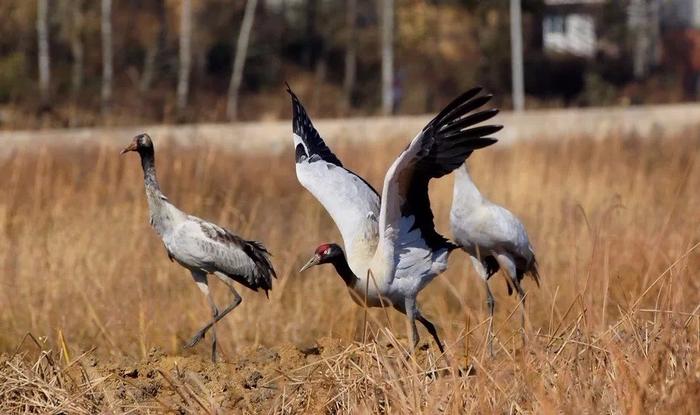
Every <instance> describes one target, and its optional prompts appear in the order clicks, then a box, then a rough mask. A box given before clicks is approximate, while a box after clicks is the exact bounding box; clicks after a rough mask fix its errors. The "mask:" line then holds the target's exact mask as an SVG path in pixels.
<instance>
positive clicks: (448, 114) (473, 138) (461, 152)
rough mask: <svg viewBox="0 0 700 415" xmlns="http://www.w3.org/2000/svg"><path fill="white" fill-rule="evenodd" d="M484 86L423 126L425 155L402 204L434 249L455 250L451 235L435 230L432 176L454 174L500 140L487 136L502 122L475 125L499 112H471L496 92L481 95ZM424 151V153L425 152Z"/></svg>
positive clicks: (471, 91)
mask: <svg viewBox="0 0 700 415" xmlns="http://www.w3.org/2000/svg"><path fill="white" fill-rule="evenodd" d="M481 90H482V89H481V88H473V89H470V90H469V91H467V92H465V93H463V94H462V95H460V96H459V97H457V98H456V99H455V100H453V101H452V102H450V103H449V104H448V105H447V106H446V107H445V108H444V109H443V110H442V111H440V113H438V115H437V116H436V117H435V118H433V119H432V120H431V121H430V122H429V123H428V125H426V127H425V128H424V129H423V134H422V136H421V141H422V142H421V152H422V157H421V158H420V160H418V161H417V162H416V164H415V168H414V172H413V175H412V177H411V181H410V184H409V188H408V191H407V196H406V203H404V204H403V206H401V214H402V215H403V216H411V215H413V216H414V217H415V218H416V221H415V224H414V225H413V228H414V229H415V228H419V229H420V231H421V234H422V235H423V238H425V240H426V242H427V244H428V246H429V247H431V249H433V250H437V249H441V248H447V249H454V248H455V245H454V244H452V243H451V242H450V241H449V240H448V239H447V238H445V237H444V236H442V235H440V234H439V233H438V232H437V231H436V230H435V223H434V217H433V212H432V210H431V209H430V199H429V197H428V183H429V182H430V180H431V179H435V178H439V177H442V176H444V175H446V174H449V173H451V172H452V171H453V170H455V169H456V168H457V167H459V166H461V165H462V163H464V161H465V160H466V159H467V157H469V155H470V154H471V153H472V152H473V151H474V150H476V149H479V148H483V147H487V146H489V145H491V144H493V143H495V142H496V141H497V140H496V139H494V138H491V137H487V136H488V135H490V134H493V133H495V132H497V131H499V130H500V129H501V128H502V127H501V126H499V125H487V126H481V127H474V128H467V127H472V126H474V125H475V124H478V123H480V122H483V121H486V120H488V119H490V118H492V117H493V116H495V115H496V114H497V113H498V111H497V110H494V109H488V110H483V111H479V112H477V113H474V114H470V112H471V111H474V110H475V109H477V108H479V107H481V106H483V105H484V104H486V103H487V102H488V101H489V100H490V99H491V97H492V95H482V96H477V95H478V94H479V93H480V92H481ZM423 152H424V153H423Z"/></svg>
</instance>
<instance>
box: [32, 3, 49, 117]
mask: <svg viewBox="0 0 700 415" xmlns="http://www.w3.org/2000/svg"><path fill="white" fill-rule="evenodd" d="M48 7H49V5H48V1H47V0H37V11H36V32H37V40H38V43H39V44H38V49H39V56H38V60H39V94H40V99H41V109H42V110H45V109H48V108H49V106H50V97H49V93H50V91H49V88H50V87H51V60H50V58H49V24H48V14H49V13H48Z"/></svg>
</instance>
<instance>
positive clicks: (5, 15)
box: [0, 0, 672, 128]
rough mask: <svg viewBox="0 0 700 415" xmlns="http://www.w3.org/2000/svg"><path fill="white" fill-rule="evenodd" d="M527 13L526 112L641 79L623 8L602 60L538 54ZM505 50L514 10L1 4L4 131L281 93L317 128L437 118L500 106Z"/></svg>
mask: <svg viewBox="0 0 700 415" xmlns="http://www.w3.org/2000/svg"><path fill="white" fill-rule="evenodd" d="M522 3H523V32H524V40H525V41H524V45H523V47H524V50H525V85H526V92H527V95H528V106H529V107H536V106H540V105H588V104H601V103H603V104H606V103H615V102H617V101H618V100H619V98H620V96H621V95H622V94H624V91H625V90H626V88H627V89H629V88H630V87H629V85H630V84H631V83H634V82H635V78H634V75H635V71H637V69H635V68H633V66H632V62H633V61H634V59H632V57H631V56H630V55H629V54H626V52H625V51H626V50H627V49H625V48H626V45H632V46H630V50H634V45H635V43H634V42H633V41H630V40H629V39H628V37H629V33H627V30H626V29H625V27H626V26H625V22H626V16H625V9H624V7H622V6H620V4H622V3H624V2H611V3H610V5H609V6H606V7H608V9H609V10H606V13H608V15H607V17H605V19H607V20H606V26H603V27H602V28H601V29H600V36H601V39H602V40H603V41H604V42H606V41H608V42H612V43H614V44H616V45H621V48H622V49H621V50H622V52H619V53H617V55H614V56H613V57H612V58H610V59H606V60H604V61H602V62H601V61H600V60H595V61H593V62H586V61H583V60H581V59H578V58H574V57H557V58H552V57H550V56H547V55H545V54H544V53H543V52H542V39H541V38H542V26H541V20H542V14H543V13H544V8H545V4H544V2H543V1H542V0H532V1H527V0H526V1H523V2H522ZM509 42H510V38H509V9H508V1H507V0H495V1H488V2H484V1H476V0H471V1H469V0H432V1H425V0H260V1H258V0H143V1H139V0H99V1H97V0H92V1H91V0H2V2H0V127H2V128H18V127H33V126H42V125H43V126H81V125H94V124H104V123H107V124H125V123H144V122H198V121H201V122H212V121H227V120H240V119H242V120H256V119H267V118H279V117H283V116H285V115H287V112H288V111H289V109H288V102H287V101H286V99H285V98H284V95H283V94H282V91H283V85H284V82H285V81H287V82H289V83H290V84H291V85H292V86H293V87H294V88H295V89H297V90H299V92H300V93H302V94H303V95H304V97H305V100H306V101H307V102H308V105H310V106H311V109H312V110H313V111H314V113H316V114H318V115H320V116H345V115H368V114H379V113H384V114H391V113H395V112H401V113H425V112H431V111H434V110H435V109H436V108H437V107H439V106H440V105H442V104H444V102H445V101H446V100H448V99H450V98H451V97H453V96H454V95H455V94H457V93H458V92H460V91H461V90H463V89H465V88H468V87H470V86H472V85H475V84H479V85H483V86H485V87H486V88H488V89H489V90H490V91H491V92H494V93H495V94H496V97H497V102H498V103H499V104H500V105H503V106H506V107H507V106H509V105H510V82H511V81H510V43H509ZM637 44H639V42H637ZM611 56H612V55H611ZM637 66H638V65H637ZM637 72H638V71H637ZM667 98H668V97H667ZM668 99H672V98H668Z"/></svg>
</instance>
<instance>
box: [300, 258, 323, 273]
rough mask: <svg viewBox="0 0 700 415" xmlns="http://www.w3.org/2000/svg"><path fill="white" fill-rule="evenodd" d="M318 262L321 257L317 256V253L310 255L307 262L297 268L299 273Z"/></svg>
mask: <svg viewBox="0 0 700 415" xmlns="http://www.w3.org/2000/svg"><path fill="white" fill-rule="evenodd" d="M319 262H321V258H319V256H318V255H314V256H312V257H311V259H310V260H309V262H307V263H306V265H304V266H303V267H301V269H300V270H299V273H302V272H304V271H306V270H307V269H309V268H311V267H313V266H314V265H318V263H319Z"/></svg>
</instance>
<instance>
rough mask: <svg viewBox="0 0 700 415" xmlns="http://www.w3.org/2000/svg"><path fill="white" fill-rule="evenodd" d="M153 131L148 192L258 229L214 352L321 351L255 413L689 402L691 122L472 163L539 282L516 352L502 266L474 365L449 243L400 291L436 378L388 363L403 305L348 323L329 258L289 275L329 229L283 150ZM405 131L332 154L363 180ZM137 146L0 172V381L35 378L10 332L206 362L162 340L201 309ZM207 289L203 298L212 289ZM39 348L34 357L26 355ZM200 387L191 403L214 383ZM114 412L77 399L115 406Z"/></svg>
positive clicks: (6, 166) (25, 155) (352, 314)
mask: <svg viewBox="0 0 700 415" xmlns="http://www.w3.org/2000/svg"><path fill="white" fill-rule="evenodd" d="M154 139H155V144H156V163H157V168H158V174H159V178H160V181H161V187H162V188H163V190H164V192H165V193H166V194H167V195H168V197H169V198H170V200H171V201H173V202H174V203H175V204H176V205H178V206H179V207H180V208H181V209H183V210H185V211H187V212H190V213H193V214H196V215H198V216H200V217H203V218H206V219H210V220H212V221H215V222H217V223H219V224H222V225H225V226H227V227H229V228H230V229H232V230H234V231H235V232H236V233H238V234H240V235H242V236H244V237H247V238H254V239H258V240H261V241H263V242H264V243H265V244H266V245H267V247H268V248H269V249H270V251H271V252H272V253H273V255H274V256H273V261H274V264H275V267H276V269H277V272H278V275H279V276H280V278H279V279H278V280H277V281H275V286H274V288H273V291H272V292H271V293H270V299H269V300H266V299H265V296H264V295H261V294H254V293H252V292H249V291H245V292H243V291H242V294H243V296H244V301H243V303H242V305H241V306H240V307H239V308H237V309H236V310H235V311H234V312H233V313H232V314H231V315H230V316H228V317H226V318H225V319H224V320H222V322H221V323H220V324H219V325H218V326H217V327H219V329H218V331H217V332H218V334H219V342H220V345H221V350H222V351H223V355H224V357H225V359H229V360H233V359H236V358H237V356H239V354H241V353H246V351H248V350H250V347H251V345H265V346H268V347H271V348H273V349H274V348H279V347H282V345H283V344H287V343H290V344H293V345H300V346H302V348H304V347H306V346H308V345H309V344H313V343H314V342H315V341H316V340H317V339H319V338H324V337H328V338H333V339H337V341H338V342H339V344H340V346H338V348H336V349H334V350H335V352H334V353H331V354H322V355H321V358H320V360H319V361H317V362H316V363H314V364H309V365H299V367H296V368H289V369H288V370H286V371H285V373H282V374H280V375H279V376H278V377H276V378H275V379H274V381H275V382H276V385H278V392H277V394H276V395H275V397H274V399H271V400H270V401H268V402H267V403H266V405H267V406H265V407H264V408H265V410H273V409H274V410H279V411H287V412H295V411H300V410H304V409H306V410H311V409H313V408H315V409H314V410H326V411H329V412H392V413H394V412H396V413H407V412H418V413H435V412H438V411H440V412H447V413H460V412H462V411H464V410H468V411H478V412H479V413H484V412H486V413H489V412H535V413H553V412H565V413H578V412H580V411H587V412H588V413H601V412H610V413H635V412H636V413H641V412H662V411H667V410H676V411H679V412H687V413H689V412H692V411H693V409H696V408H697V407H699V406H700V360H699V359H698V356H699V354H700V338H699V336H700V316H699V314H700V311H699V307H700V278H698V277H699V276H700V274H698V271H697V269H698V266H699V265H700V253H699V252H700V248H698V243H699V242H700V196H699V195H698V189H700V166H699V165H698V164H699V163H698V160H700V158H699V157H698V156H699V155H700V132H698V131H696V130H693V131H689V132H688V133H687V134H684V135H682V136H678V137H655V138H644V139H641V138H633V137H620V136H614V135H611V136H609V137H606V138H605V139H601V140H596V141H593V140H586V139H577V137H567V138H565V139H562V140H561V141H558V142H546V143H545V142H542V143H538V142H529V143H517V144H515V145H513V146H510V147H508V146H505V145H496V146H494V147H492V148H488V149H485V150H482V151H479V152H477V153H475V154H474V155H473V156H472V159H471V163H472V171H473V175H474V177H475V180H476V181H477V184H478V185H479V186H480V187H481V188H482V190H483V191H484V193H485V194H486V195H487V196H488V197H489V198H490V199H491V200H493V201H495V202H498V203H501V204H503V205H505V206H507V207H508V208H510V209H511V210H512V211H514V212H515V213H516V214H517V215H518V216H519V217H520V218H521V219H522V220H523V221H524V223H525V224H526V226H527V228H528V230H529V232H530V237H531V239H532V242H533V244H534V246H535V248H536V251H537V254H538V261H539V262H540V267H541V273H542V276H543V278H542V287H541V289H537V288H536V287H535V286H534V285H533V284H531V282H528V283H526V288H527V290H528V319H529V321H528V326H529V333H530V334H529V339H530V341H529V342H528V345H527V346H526V347H525V348H522V347H521V343H520V339H519V336H518V334H517V327H518V319H517V318H514V317H513V312H514V311H516V314H515V317H517V302H516V300H515V299H514V298H509V297H507V295H506V294H505V291H506V290H505V288H506V287H505V283H504V282H503V281H502V278H501V277H500V276H497V277H495V278H493V280H492V285H493V288H494V292H495V294H496V299H497V318H496V322H495V327H496V328H497V330H498V332H497V338H498V342H499V347H498V356H497V357H496V358H495V359H490V358H488V356H487V355H486V354H485V351H484V335H485V328H486V325H485V321H486V320H485V319H486V312H485V304H484V290H483V284H482V283H481V282H480V281H479V280H478V279H477V278H476V276H475V275H474V273H473V271H472V270H471V268H470V267H469V264H468V260H467V259H466V256H465V255H464V254H463V253H461V252H456V253H454V254H453V255H452V258H451V260H450V264H451V266H450V268H449V270H448V271H447V272H446V273H445V274H443V275H442V276H440V277H439V278H437V279H436V280H435V281H434V282H433V283H432V284H431V285H430V286H429V287H428V288H427V289H426V290H424V292H423V294H422V295H421V297H420V299H419V301H420V302H421V304H422V305H423V308H424V310H425V311H426V313H427V314H428V315H429V316H430V317H432V319H433V320H434V322H435V323H436V324H437V325H438V326H439V328H440V330H441V334H442V337H443V340H444V341H445V342H446V344H447V345H448V346H449V349H450V356H451V359H450V363H451V364H452V365H453V367H452V368H453V369H454V368H455V367H457V366H460V367H466V365H468V364H469V365H472V366H473V367H474V368H475V370H476V375H475V376H461V377H460V376H452V375H442V374H441V375H439V376H438V377H437V378H436V377H435V376H432V375H431V373H432V372H433V371H434V370H436V369H437V368H439V367H441V366H444V365H445V363H444V362H443V361H442V360H441V359H438V356H436V355H435V354H434V347H433V346H432V344H431V343H429V342H428V340H429V336H428V335H427V333H424V332H423V333H422V335H423V340H424V342H426V343H428V344H431V349H430V350H429V351H428V352H425V351H421V352H419V353H420V355H421V357H420V358H419V359H418V360H417V361H413V360H409V361H406V360H404V359H403V358H402V357H401V353H398V351H399V350H401V347H402V346H401V345H403V344H405V332H406V327H405V322H404V319H403V316H401V315H398V313H396V312H394V311H391V310H390V311H389V312H388V313H384V312H383V311H382V310H370V311H369V312H368V313H366V312H365V311H364V310H362V309H361V308H359V307H357V306H356V305H355V304H354V303H353V302H352V301H351V299H350V298H349V296H348V295H347V293H346V292H345V288H344V286H343V284H342V282H341V281H340V279H339V278H337V277H336V276H335V275H334V273H333V271H332V269H331V268H317V269H316V270H314V271H310V272H307V273H305V274H303V275H299V274H297V272H296V270H298V269H299V267H300V265H301V264H302V263H303V262H304V261H305V260H306V259H307V258H308V257H309V256H310V255H311V254H312V252H313V250H314V248H315V247H316V246H317V244H319V243H320V242H326V241H338V242H340V239H339V235H338V232H337V231H336V229H335V227H334V225H333V223H332V222H331V220H330V219H329V218H328V216H327V215H326V214H325V212H324V211H323V209H322V207H321V206H320V205H319V204H318V203H317V202H316V201H315V200H314V199H313V198H312V196H311V195H310V194H308V192H306V191H305V190H304V189H303V188H301V186H300V185H299V184H298V183H297V181H296V178H295V174H294V164H293V157H292V154H291V151H290V152H287V153H285V154H281V155H269V156H261V155H257V156H251V155H247V154H232V153H228V152H226V151H222V150H221V149H219V148H214V147H211V148H201V149H197V150H194V151H192V150H187V151H180V150H179V149H178V148H176V147H165V146H162V145H159V142H158V137H154ZM128 140H129V137H125V144H126V143H127V142H128ZM405 143H406V140H405V139H398V138H397V139H393V140H389V141H385V142H381V143H377V144H375V145H371V146H369V148H368V147H366V146H365V147H362V148H361V147H359V146H340V147H339V148H337V149H336V153H337V154H338V155H339V157H340V158H341V159H342V160H343V161H344V162H345V164H346V165H347V166H349V167H350V168H352V169H353V170H355V171H356V172H358V173H360V174H362V175H364V176H365V177H367V178H368V180H369V181H370V182H371V183H373V184H374V185H375V187H377V188H380V187H381V183H382V178H383V173H384V171H385V170H386V168H387V167H388V166H389V164H390V163H391V161H392V159H393V157H394V156H395V155H396V154H397V153H398V151H399V149H401V148H402V147H403V146H405ZM137 158H138V157H137V156H136V155H134V154H130V155H127V156H122V157H120V156H119V155H118V154H117V153H116V152H114V151H112V150H111V149H109V150H108V149H107V148H106V147H98V146H95V147H85V148H57V147H53V148H52V147H46V148H40V149H33V150H32V151H27V152H19V153H17V154H15V155H14V157H12V158H11V159H7V160H4V161H2V162H0V188H2V189H3V191H2V193H0V261H2V262H0V267H1V268H0V269H2V274H1V275H0V302H1V304H2V313H0V327H1V329H0V351H1V352H6V353H8V354H7V355H6V357H5V358H4V359H0V360H2V361H1V362H0V364H1V365H3V366H2V368H0V380H2V382H0V383H3V384H4V385H8V383H7V382H10V380H9V379H14V378H13V377H12V376H11V374H13V373H15V372H16V371H19V373H25V375H26V376H27V377H29V378H32V376H34V377H36V376H37V375H36V374H34V375H32V376H29V375H28V374H27V373H30V372H31V373H34V372H32V371H31V367H30V366H31V365H26V364H25V366H26V367H25V368H24V369H21V367H20V366H21V365H20V363H17V362H16V359H17V357H16V356H15V357H12V356H9V354H11V353H12V352H13V351H14V350H15V347H16V346H17V345H18V343H19V341H20V340H21V339H22V338H23V336H24V335H25V334H26V333H27V332H30V333H32V334H33V335H34V336H35V337H37V338H39V340H40V341H44V342H45V347H46V348H53V349H54V350H62V353H63V352H66V351H67V350H66V349H65V348H66V344H68V345H69V347H70V348H72V349H73V353H74V354H77V355H79V354H80V353H81V352H83V351H85V350H89V349H91V348H93V347H94V348H95V350H94V352H92V353H94V354H95V355H96V356H98V357H99V358H101V359H107V360H109V359H127V360H128V359H131V360H132V361H138V360H139V359H148V357H149V353H152V352H151V350H152V348H153V347H158V348H160V349H161V350H163V351H164V352H165V353H166V354H168V355H175V356H177V355H182V354H185V355H186V354H190V353H195V354H201V355H203V356H206V355H207V352H206V348H207V347H208V339H207V341H205V342H204V345H201V346H199V348H197V349H195V350H194V352H189V351H183V350H182V349H181V345H182V343H183V341H184V340H185V339H187V338H189V336H190V335H191V334H193V332H194V331H195V330H196V329H197V328H199V326H200V325H201V324H203V322H205V321H206V319H207V318H208V313H209V312H208V307H207V306H206V302H205V300H204V298H203V297H202V295H201V294H200V292H199V290H198V289H197V288H196V286H195V285H194V284H193V283H192V280H191V278H190V276H189V274H188V272H187V271H185V270H184V269H182V268H181V267H180V266H178V265H176V264H173V263H170V262H169V261H168V259H167V255H166V252H165V250H164V248H163V247H162V245H161V244H160V242H159V240H158V239H157V237H156V236H155V234H154V233H153V231H152V230H151V229H150V228H149V226H148V212H147V208H146V202H145V198H144V195H143V184H142V175H141V170H140V165H139V162H138V160H137ZM451 190H452V180H451V178H446V179H444V180H441V181H438V182H436V183H434V184H433V185H432V188H431V201H432V204H433V210H434V212H435V216H436V221H437V226H438V228H439V229H440V230H442V231H443V232H444V233H446V234H449V224H448V223H447V220H448V216H449V208H450V202H451V193H452V192H451ZM213 285H214V290H215V292H216V298H217V301H218V302H219V303H220V304H224V303H225V302H226V301H227V300H228V297H227V290H226V289H225V288H224V287H223V286H222V285H220V284H218V283H216V282H214V283H213ZM387 315H388V317H387ZM394 336H396V338H395V337H394ZM373 338H376V339H377V343H375V342H372V341H371V339H373ZM397 338H398V340H397ZM362 339H365V340H366V341H365V342H364V343H363V342H361V340H362ZM353 341H357V342H353ZM387 345H390V346H392V347H390V348H387V347H386V346H387ZM328 350H330V349H328ZM64 358H65V356H64ZM38 359H39V361H38V363H37V365H35V366H34V368H35V369H36V368H41V367H44V366H45V363H42V364H40V363H41V359H42V357H39V358H38ZM426 359H427V360H426ZM59 360H60V359H59ZM66 361H69V359H66ZM119 361H122V360H119ZM13 362H14V363H13ZM25 363H26V362H25ZM8 365H9V366H8ZM42 365H43V366H42ZM10 368H13V369H12V370H11V369H10ZM13 370H14V371H13ZM37 370H38V369H37ZM42 370H43V369H42ZM61 370H62V369H60V368H57V369H56V371H57V372H59V373H63V372H61ZM452 373H453V374H455V373H456V372H454V371H453V372H452ZM32 379H34V378H32ZM12 384H14V383H12ZM31 384H32V383H31V382H29V383H27V385H29V386H26V387H27V388H30V389H31ZM168 384H169V385H172V384H171V383H168ZM22 385H25V384H22ZM80 385H83V386H84V383H81V382H77V383H76V384H75V385H74V386H73V388H74V389H76V390H80V387H81V386H80ZM280 385H281V386H280ZM23 387H24V386H23ZM173 388H174V390H176V389H177V388H176V387H175V386H173ZM202 391H203V392H202V393H203V394H204V395H207V394H209V395H207V396H209V398H211V399H210V402H212V404H211V405H212V406H211V408H215V407H216V405H219V404H220V403H221V400H222V399H224V397H225V396H226V394H227V393H228V392H226V391H225V390H224V391H222V390H218V391H213V390H209V391H207V390H206V388H204V389H202ZM2 393H3V388H2V387H0V394H2ZM20 395H21V394H20ZM20 395H17V394H16V395H14V396H20ZM29 395H31V396H34V395H32V394H29ZM39 395H40V394H39ZM59 395H60V394H59ZM6 396H9V395H6ZM21 396H24V395H21ZM42 396H43V395H42ZM60 396H63V395H60ZM66 396H69V397H70V396H76V395H74V394H70V393H68V394H67V395H66ZM79 396H80V397H81V399H82V398H84V397H85V396H86V395H84V394H79ZM182 399H183V400H186V399H185V398H182ZM183 402H184V401H183ZM193 402H194V403H192V406H187V405H186V403H183V405H184V406H183V407H184V408H185V409H184V410H187V411H189V410H191V411H193V412H199V411H201V410H202V409H203V408H204V409H206V410H210V409H211V408H210V407H207V406H206V405H204V406H202V405H199V404H197V405H195V403H197V402H195V401H193ZM205 402H207V401H206V400H205ZM310 402H314V405H316V406H309V405H311V404H310ZM113 404H114V403H113V402H112V401H110V400H99V399H98V400H96V401H93V402H92V403H91V404H90V405H94V408H93V410H94V409H95V408H103V409H104V408H111V409H112V410H116V409H115V408H114V407H112V405H113ZM45 408H49V407H48V406H47V407H45ZM255 408H256V407H253V406H249V407H247V408H244V410H247V411H254V410H255ZM122 409H124V408H122ZM161 409H162V408H161ZM90 411H91V409H90V408H87V409H86V412H90ZM117 411H118V410H117Z"/></svg>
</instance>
